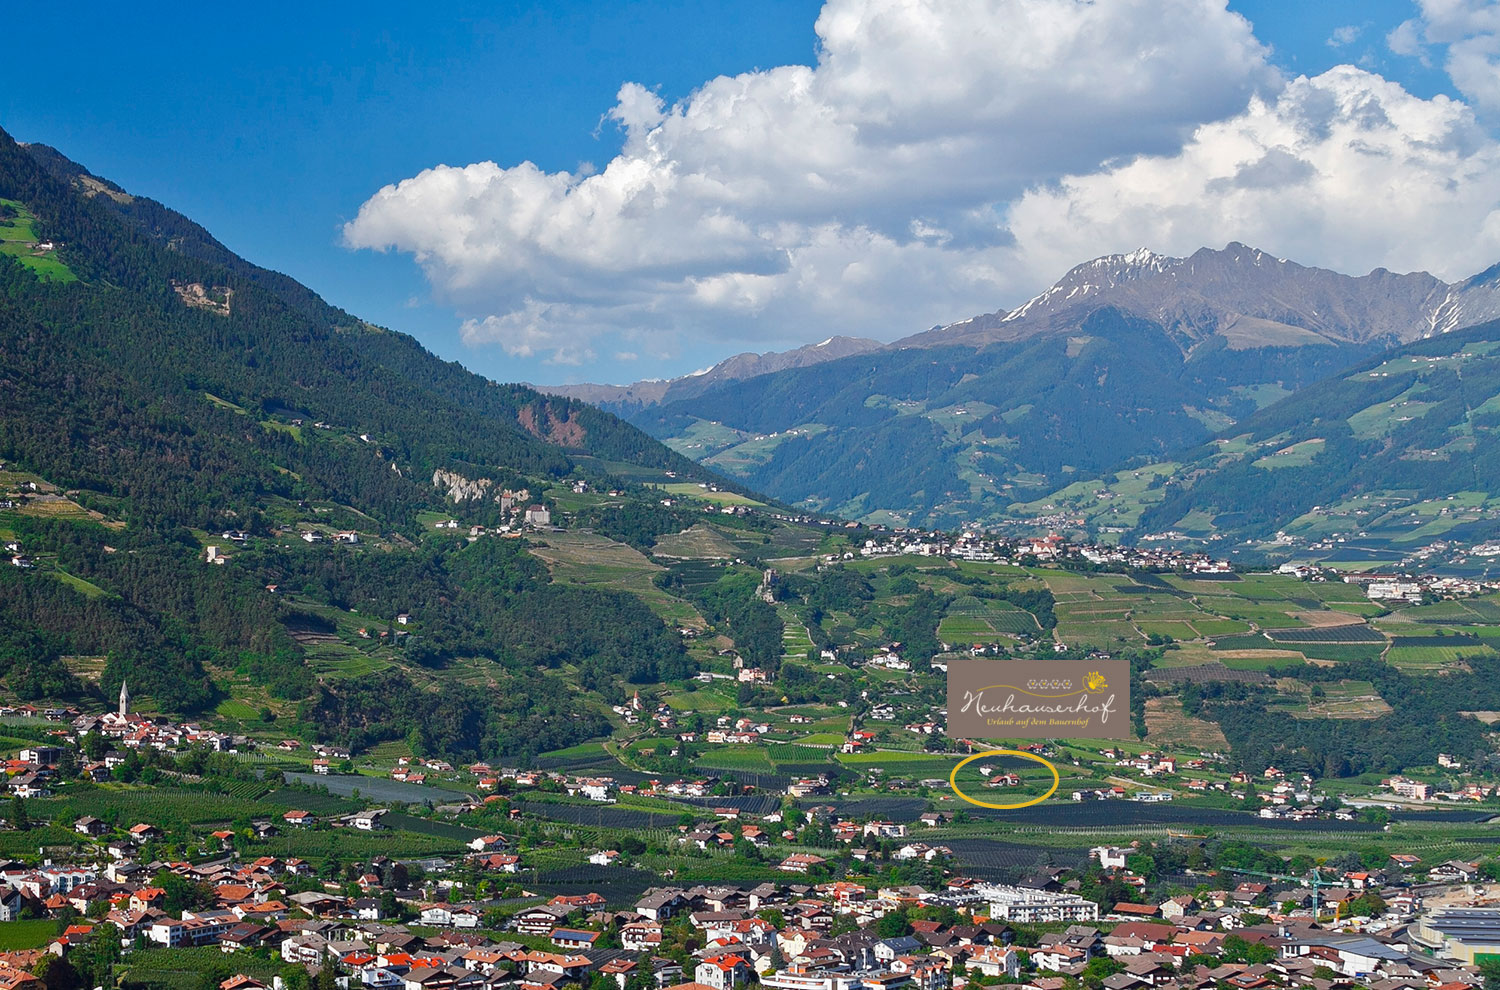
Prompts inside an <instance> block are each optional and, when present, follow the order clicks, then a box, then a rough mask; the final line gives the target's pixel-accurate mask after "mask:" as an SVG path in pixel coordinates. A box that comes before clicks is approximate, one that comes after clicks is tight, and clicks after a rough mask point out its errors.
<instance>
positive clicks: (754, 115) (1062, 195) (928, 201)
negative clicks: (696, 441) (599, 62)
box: [344, 0, 1500, 364]
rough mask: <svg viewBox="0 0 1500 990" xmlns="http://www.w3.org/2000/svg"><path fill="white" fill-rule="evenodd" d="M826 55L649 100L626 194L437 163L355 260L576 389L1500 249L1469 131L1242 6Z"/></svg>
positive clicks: (1043, 19) (373, 210) (860, 21)
mask: <svg viewBox="0 0 1500 990" xmlns="http://www.w3.org/2000/svg"><path fill="white" fill-rule="evenodd" d="M1491 9H1492V5H1489V4H1483V5H1481V4H1478V3H1476V2H1467V3H1466V2H1463V0H1424V2H1423V5H1422V12H1421V15H1422V16H1421V18H1419V19H1417V20H1414V21H1413V22H1411V23H1410V24H1409V25H1405V26H1403V27H1402V28H1400V29H1398V31H1397V32H1396V33H1395V34H1393V35H1392V36H1391V38H1390V43H1391V44H1392V46H1393V47H1395V46H1396V45H1398V44H1406V45H1408V46H1409V49H1410V52H1411V53H1412V54H1424V53H1425V52H1426V51H1427V49H1428V48H1429V47H1430V46H1432V45H1437V44H1441V45H1445V46H1446V52H1447V55H1448V60H1449V64H1450V68H1451V70H1452V71H1454V72H1455V80H1457V79H1458V78H1459V75H1458V72H1459V70H1458V69H1457V68H1452V66H1453V65H1454V63H1455V58H1456V56H1455V54H1454V53H1455V51H1459V50H1460V47H1461V46H1462V45H1463V44H1465V43H1466V42H1467V41H1472V40H1474V39H1476V38H1480V37H1482V36H1483V37H1493V33H1492V34H1490V35H1485V34H1484V31H1485V30H1488V28H1487V27H1486V26H1487V25H1489V24H1490V21H1489V20H1487V17H1488V12H1489V11H1490V10H1491ZM815 30H816V34H817V42H818V48H817V58H816V62H815V64H814V65H813V66H780V67H776V68H772V69H768V70H763V71H756V72H749V73H744V74H741V75H737V76H732V77H730V76H721V77H718V78H715V79H712V80H709V81H708V82H706V83H704V84H703V85H702V86H701V87H699V88H698V89H697V90H696V91H694V92H693V93H692V94H691V95H690V96H688V97H687V98H686V99H684V100H682V101H680V102H677V103H671V104H668V103H667V102H665V101H664V100H663V99H662V98H661V97H660V96H659V95H658V94H657V93H655V92H653V91H652V90H650V89H649V88H648V87H646V86H643V85H640V84H638V83H626V84H624V85H623V86H622V87H621V88H620V91H619V94H618V96H617V98H616V102H615V105H614V106H613V107H612V108H610V109H609V110H608V111H607V113H606V114H605V115H604V118H605V120H606V121H607V122H608V123H611V124H613V125H614V126H617V127H618V128H619V129H620V131H621V133H622V147H621V150H620V152H619V154H618V155H616V156H615V157H614V158H613V159H612V160H610V161H608V162H607V163H606V164H604V165H603V167H602V168H600V169H598V170H594V169H593V168H592V167H590V168H588V169H582V168H580V169H579V170H578V171H577V172H574V173H569V172H547V171H544V170H542V169H540V168H538V167H536V166H535V165H533V164H532V163H530V162H521V163H519V164H509V165H506V164H499V163H495V162H479V163H474V164H469V165H466V166H460V167H455V166H447V165H440V166H436V167H434V168H431V169H428V170H426V171H424V172H421V173H420V174H418V175H416V176H413V177H411V178H408V179H406V180H404V181H401V182H398V183H395V184H393V185H390V186H387V187H385V188H384V189H381V190H380V191H379V192H377V193H376V194H375V195H374V196H372V197H371V198H370V199H369V200H368V201H367V202H366V203H365V204H364V205H363V206H362V207H361V208H360V210H359V213H358V215H357V216H356V217H355V219H354V220H353V221H351V222H350V223H349V224H348V225H347V226H346V227H345V230H344V236H345V240H346V242H347V243H348V244H349V245H350V246H353V247H356V248H370V249H377V250H387V249H394V250H398V251H404V252H409V253H411V254H412V255H413V256H414V257H415V259H416V261H417V262H418V263H419V264H420V265H421V266H422V268H423V270H424V271H425V273H426V275H427V277H428V279H429V281H430V282H431V284H432V286H433V289H434V292H435V294H436V295H437V296H438V297H439V298H440V299H442V300H444V301H446V302H448V303H450V304H452V305H453V306H454V307H455V308H457V309H458V310H459V311H460V312H461V314H463V322H462V325H461V333H462V336H463V339H464V340H465V341H466V342H467V343H469V344H470V345H472V346H487V345H499V346H501V347H503V348H504V349H505V350H506V351H507V352H508V353H510V354H514V355H518V356H537V357H544V358H546V359H547V360H549V361H552V362H554V363H559V364H577V363H586V362H589V361H592V360H594V359H595V357H596V348H598V351H599V352H602V353H613V352H618V351H629V352H631V353H637V352H641V353H650V354H664V353H672V352H674V351H676V350H678V349H679V347H678V344H679V343H680V342H681V341H683V340H688V339H696V340H702V339H705V338H707V339H724V340H725V341H726V353H728V351H729V350H730V349H734V350H739V349H744V346H745V345H746V344H749V345H752V346H753V345H764V346H767V347H769V346H780V345H785V344H793V343H802V342H806V341H808V340H816V339H821V338H823V337H827V336H828V335H829V334H830V333H847V334H854V335H864V336H875V337H883V338H887V339H889V338H893V337H896V336H900V335H904V334H907V333H911V332H914V331H917V330H920V329H924V328H925V327H927V326H930V325H932V324H934V323H941V322H947V321H951V320H955V319H960V318H963V317H966V316H970V315H973V314H974V313H977V312H982V311H986V310H992V309H995V308H997V307H1000V306H1003V305H1006V304H1008V303H1013V302H1016V301H1019V299H1020V298H1024V297H1025V296H1027V295H1029V294H1031V293H1032V292H1034V291H1036V290H1037V289H1038V288H1040V287H1041V286H1042V285H1045V284H1046V283H1047V282H1049V281H1051V279H1053V278H1055V277H1056V276H1057V275H1059V274H1061V272H1062V271H1063V270H1065V269H1066V268H1068V267H1070V266H1071V265H1073V264H1075V263H1077V262H1079V261H1081V260H1085V259H1087V258H1089V257H1093V256H1095V255H1098V254H1101V253H1105V252H1108V251H1114V250H1121V249H1129V248H1131V247H1135V246H1138V245H1142V244H1144V245H1148V246H1150V247H1152V248H1155V249H1158V250H1167V251H1174V252H1184V251H1191V250H1193V249H1195V248H1197V247H1199V246H1201V245H1203V244H1222V243H1224V242H1225V241H1228V240H1242V241H1246V242H1247V243H1251V244H1255V245H1256V246H1260V247H1265V248H1266V249H1267V250H1272V251H1275V252H1277V253H1281V254H1285V255H1287V256H1290V257H1294V258H1296V259H1297V260H1300V261H1304V262H1306V263H1312V264H1323V265H1329V266H1332V267H1336V268H1343V269H1346V270H1358V269H1364V268H1368V267H1372V266H1374V265H1381V264H1383V265H1387V266H1389V267H1393V268H1428V269H1430V270H1432V271H1434V273H1437V274H1440V275H1449V276H1455V275H1461V274H1467V273H1468V272H1470V271H1472V270H1477V269H1478V268H1481V267H1484V266H1485V265H1487V264H1489V263H1490V262H1492V261H1493V260H1495V256H1496V254H1497V253H1500V251H1497V248H1500V244H1497V243H1496V234H1497V230H1496V228H1497V226H1500V221H1496V220H1495V219H1494V216H1495V206H1496V202H1497V188H1496V186H1497V180H1496V178H1495V176H1497V175H1500V169H1497V168H1496V166H1497V164H1500V162H1497V152H1496V144H1495V141H1494V140H1493V138H1492V137H1491V135H1490V134H1489V133H1488V132H1487V131H1486V130H1485V129H1484V128H1483V127H1482V126H1481V125H1480V124H1479V123H1477V122H1476V120H1475V117H1474V114H1473V112H1472V111H1471V109H1470V107H1469V106H1467V105H1466V104H1464V103H1462V102H1459V101H1455V100H1450V99H1447V98H1443V97H1438V98H1435V99H1431V100H1423V99H1419V98H1417V97H1415V96H1412V95H1411V94H1409V93H1407V92H1405V91H1404V90H1403V89H1402V88H1401V87H1400V86H1398V85H1396V84H1394V83H1391V82H1388V81H1387V80H1385V79H1382V78H1381V77H1380V76H1378V75H1373V74H1371V73H1368V72H1365V71H1362V70H1359V69H1355V68H1352V67H1347V66H1346V67H1340V68H1338V69H1335V70H1332V71H1330V72H1327V73H1324V74H1323V75H1320V76H1318V77H1316V78H1312V79H1308V78H1297V79H1291V80H1288V79H1285V78H1283V77H1282V76H1281V75H1280V74H1279V73H1278V72H1277V71H1276V70H1275V69H1274V68H1272V66H1271V64H1270V62H1269V61H1268V58H1269V53H1268V51H1267V50H1266V48H1265V47H1264V46H1263V45H1262V44H1261V43H1260V42H1259V41H1257V40H1256V38H1255V37H1254V35H1253V33H1252V30H1251V27H1250V25H1249V23H1248V22H1247V21H1245V20H1244V19H1243V18H1242V17H1240V16H1238V15H1237V14H1235V13H1233V12H1231V11H1229V10H1228V9H1227V8H1226V5H1225V2H1224V0H1110V2H1107V3H1093V2H1087V0H965V2H959V0H827V3H826V4H825V6H824V7H823V10H822V12H821V15H820V16H819V18H818V20H817V23H816V26H815ZM1351 30H1352V29H1351ZM1345 36H1347V40H1348V41H1353V40H1354V39H1355V36H1356V35H1355V34H1353V33H1349V32H1345V34H1344V35H1340V34H1338V33H1336V34H1335V38H1334V39H1332V40H1335V41H1337V40H1339V39H1341V38H1343V37H1345ZM1345 43H1347V42H1345ZM1460 54H1461V52H1460ZM1475 74H1476V75H1478V70H1477V69H1476V70H1475ZM1456 85H1459V86H1460V88H1461V90H1462V92H1464V93H1465V94H1466V96H1467V97H1468V98H1469V99H1470V100H1471V101H1474V102H1476V103H1480V102H1482V101H1483V99H1485V97H1484V96H1483V93H1484V88H1483V86H1482V85H1481V83H1480V82H1471V83H1463V82H1457V83H1456ZM606 338H608V339H607V340H606ZM606 348H607V349H606Z"/></svg>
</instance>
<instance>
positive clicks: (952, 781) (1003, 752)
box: [948, 749, 1062, 811]
mask: <svg viewBox="0 0 1500 990" xmlns="http://www.w3.org/2000/svg"><path fill="white" fill-rule="evenodd" d="M986 756H1019V757H1020V758H1021V759H1023V760H1032V761H1034V762H1036V763H1040V764H1041V765H1042V766H1044V767H1046V768H1047V769H1048V770H1051V771H1052V786H1051V787H1050V788H1048V789H1047V793H1046V794H1043V795H1042V796H1041V797H1034V798H1031V799H1030V800H1028V801H1021V802H1018V803H1016V804H995V803H993V802H991V801H980V800H978V799H976V798H971V797H969V795H967V794H965V793H964V792H963V791H961V790H959V788H958V772H959V771H960V770H962V769H963V768H964V767H965V766H967V765H969V764H970V763H973V762H974V761H975V760H982V759H984V758H985V757H986ZM1061 783H1062V777H1061V776H1059V775H1058V772H1057V767H1055V766H1053V765H1052V763H1051V762H1050V761H1048V760H1044V759H1042V758H1041V757H1040V756H1037V755H1036V754H1035V753H1027V752H1023V751H1022V750H1019V749H987V750H985V751H984V752H983V753H975V754H974V755H973V756H970V757H966V758H965V759H962V760H959V761H958V763H957V764H956V765H954V767H953V772H952V773H950V774H949V775H948V786H949V787H952V788H953V793H954V794H957V795H958V796H959V797H961V798H963V799H964V800H965V801H967V802H969V803H970V804H977V805H979V807H981V808H997V809H999V810H1000V811H1012V810H1014V809H1016V808H1029V807H1031V806H1032V805H1034V804H1041V803H1042V802H1043V801H1045V800H1047V799H1048V798H1049V797H1051V796H1052V795H1054V794H1056V793H1057V788H1058V785H1059V784H1061Z"/></svg>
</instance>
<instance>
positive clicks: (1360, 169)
mask: <svg viewBox="0 0 1500 990" xmlns="http://www.w3.org/2000/svg"><path fill="white" fill-rule="evenodd" d="M1009 224H1010V227H1011V229H1012V230H1013V231H1014V233H1015V235H1016V238H1017V248H1018V254H1019V255H1020V256H1021V257H1024V258H1025V259H1026V260H1027V263H1028V265H1029V266H1032V267H1033V268H1034V269H1035V270H1036V271H1037V273H1038V275H1039V276H1040V275H1042V273H1045V272H1055V271H1057V270H1060V268H1062V267H1066V266H1067V265H1070V264H1073V263H1075V262H1076V261H1078V260H1079V259H1081V258H1084V257H1087V256H1089V255H1092V254H1095V253H1098V251H1099V249H1100V248H1101V247H1104V248H1106V249H1109V250H1121V249H1125V248H1128V247H1130V246H1132V245H1141V244H1145V245H1149V246H1151V247H1152V248H1154V249H1156V250H1159V251H1163V252H1166V253H1175V254H1185V253H1190V252H1192V251H1193V250H1195V249H1196V248H1198V247H1201V246H1203V245H1205V244H1206V245H1211V246H1219V245H1222V244H1224V243H1226V242H1228V241H1231V240H1239V241H1243V242H1245V243H1248V244H1251V245H1253V246H1256V247H1260V248H1263V249H1265V250H1267V251H1270V252H1272V253H1274V254H1277V255H1281V256H1283V257H1289V258H1291V259H1293V260H1297V261H1302V262H1304V263H1307V262H1309V261H1311V262H1315V263H1317V264H1320V265H1324V266H1327V267H1331V268H1334V269H1336V270H1340V271H1348V272H1361V273H1363V272H1365V271H1368V270H1370V269H1371V268H1374V267H1377V266H1385V267H1388V268H1392V269H1395V270H1399V271H1410V270H1427V271H1430V272H1432V273H1433V274H1435V275H1438V276H1439V277H1445V278H1448V279H1456V278H1461V277H1463V276H1467V275H1471V274H1473V273H1474V272H1475V271H1477V270H1479V269H1480V268H1483V267H1485V266H1487V265H1489V264H1491V263H1493V262H1494V261H1495V260H1496V259H1497V258H1500V145H1497V144H1496V142H1495V141H1494V140H1493V139H1492V138H1491V137H1490V136H1489V135H1488V134H1487V133H1486V132H1485V131H1484V130H1483V129H1482V128H1481V127H1480V126H1479V124H1478V123H1476V121H1475V119H1474V115H1473V113H1472V112H1471V111H1470V109H1469V108H1468V107H1467V106H1466V105H1464V104H1463V103H1461V102H1458V101H1456V100H1451V99H1448V98H1447V97H1442V96H1439V97H1436V98H1434V99H1431V100H1423V99H1419V98H1417V97H1415V96H1413V95H1411V94H1410V93H1408V92H1406V91H1405V90H1404V89H1402V88H1401V87H1400V86H1398V85H1397V84H1395V83H1393V82H1389V81H1387V80H1385V79H1383V78H1381V77H1380V76H1378V75H1375V74H1373V73H1370V72H1366V71H1364V70H1361V69H1355V68H1352V67H1349V66H1342V67H1339V68H1335V69H1332V70H1330V71H1328V72H1326V73H1324V74H1322V75H1320V76H1317V77H1314V78H1311V79H1308V78H1299V79H1296V80H1293V81H1291V82H1290V83H1289V84H1288V85H1287V87H1286V88H1285V89H1284V90H1283V91H1282V92H1281V93H1280V94H1279V95H1278V96H1277V97H1276V98H1275V99H1273V100H1263V99H1260V98H1256V99H1254V100H1252V101H1251V104H1250V106H1249V108H1248V109H1247V110H1246V111H1245V112H1244V113H1243V114H1240V115H1238V116H1236V117H1233V118H1230V119H1228V120H1223V121H1217V122H1215V123H1211V124H1205V125H1203V126H1202V127H1201V128H1199V129H1198V131H1197V133H1195V134H1194V135H1193V137H1192V139H1191V140H1190V141H1188V142H1187V144H1186V145H1184V147H1183V148H1182V150H1181V151H1180V152H1178V153H1176V154H1173V155H1166V156H1142V157H1139V158H1137V159H1134V160H1132V161H1130V162H1128V163H1125V164H1121V165H1119V166H1116V167H1113V168H1108V169H1105V170H1102V171H1100V172H1095V173H1092V174H1087V175H1078V176H1070V177H1068V178H1066V179H1064V180H1062V181H1060V182H1058V183H1055V184H1052V185H1050V186H1048V187H1046V188H1044V189H1037V190H1033V191H1032V192H1030V193H1028V194H1027V195H1025V196H1023V197H1022V198H1021V199H1020V200H1019V201H1018V202H1017V203H1016V204H1015V205H1014V206H1013V207H1012V209H1011V211H1010V214H1009Z"/></svg>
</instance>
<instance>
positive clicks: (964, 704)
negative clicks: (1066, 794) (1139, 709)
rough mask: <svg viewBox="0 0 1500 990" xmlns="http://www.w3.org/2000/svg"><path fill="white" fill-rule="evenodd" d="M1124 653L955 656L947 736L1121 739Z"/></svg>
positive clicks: (1126, 703) (1126, 690) (1125, 711)
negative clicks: (1108, 656) (1107, 656)
mask: <svg viewBox="0 0 1500 990" xmlns="http://www.w3.org/2000/svg"><path fill="white" fill-rule="evenodd" d="M1129 733H1130V662H1129V661H1127V660H950V661H949V662H948V735H949V736H954V737H971V738H980V739H1048V738H1051V739H1124V738H1126V737H1127V736H1128V735H1129Z"/></svg>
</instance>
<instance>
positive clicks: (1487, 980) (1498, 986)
mask: <svg viewBox="0 0 1500 990" xmlns="http://www.w3.org/2000/svg"><path fill="white" fill-rule="evenodd" d="M1479 975H1480V976H1482V977H1483V978H1484V990H1500V957H1496V956H1484V957H1482V958H1481V959H1480V960H1479Z"/></svg>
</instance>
